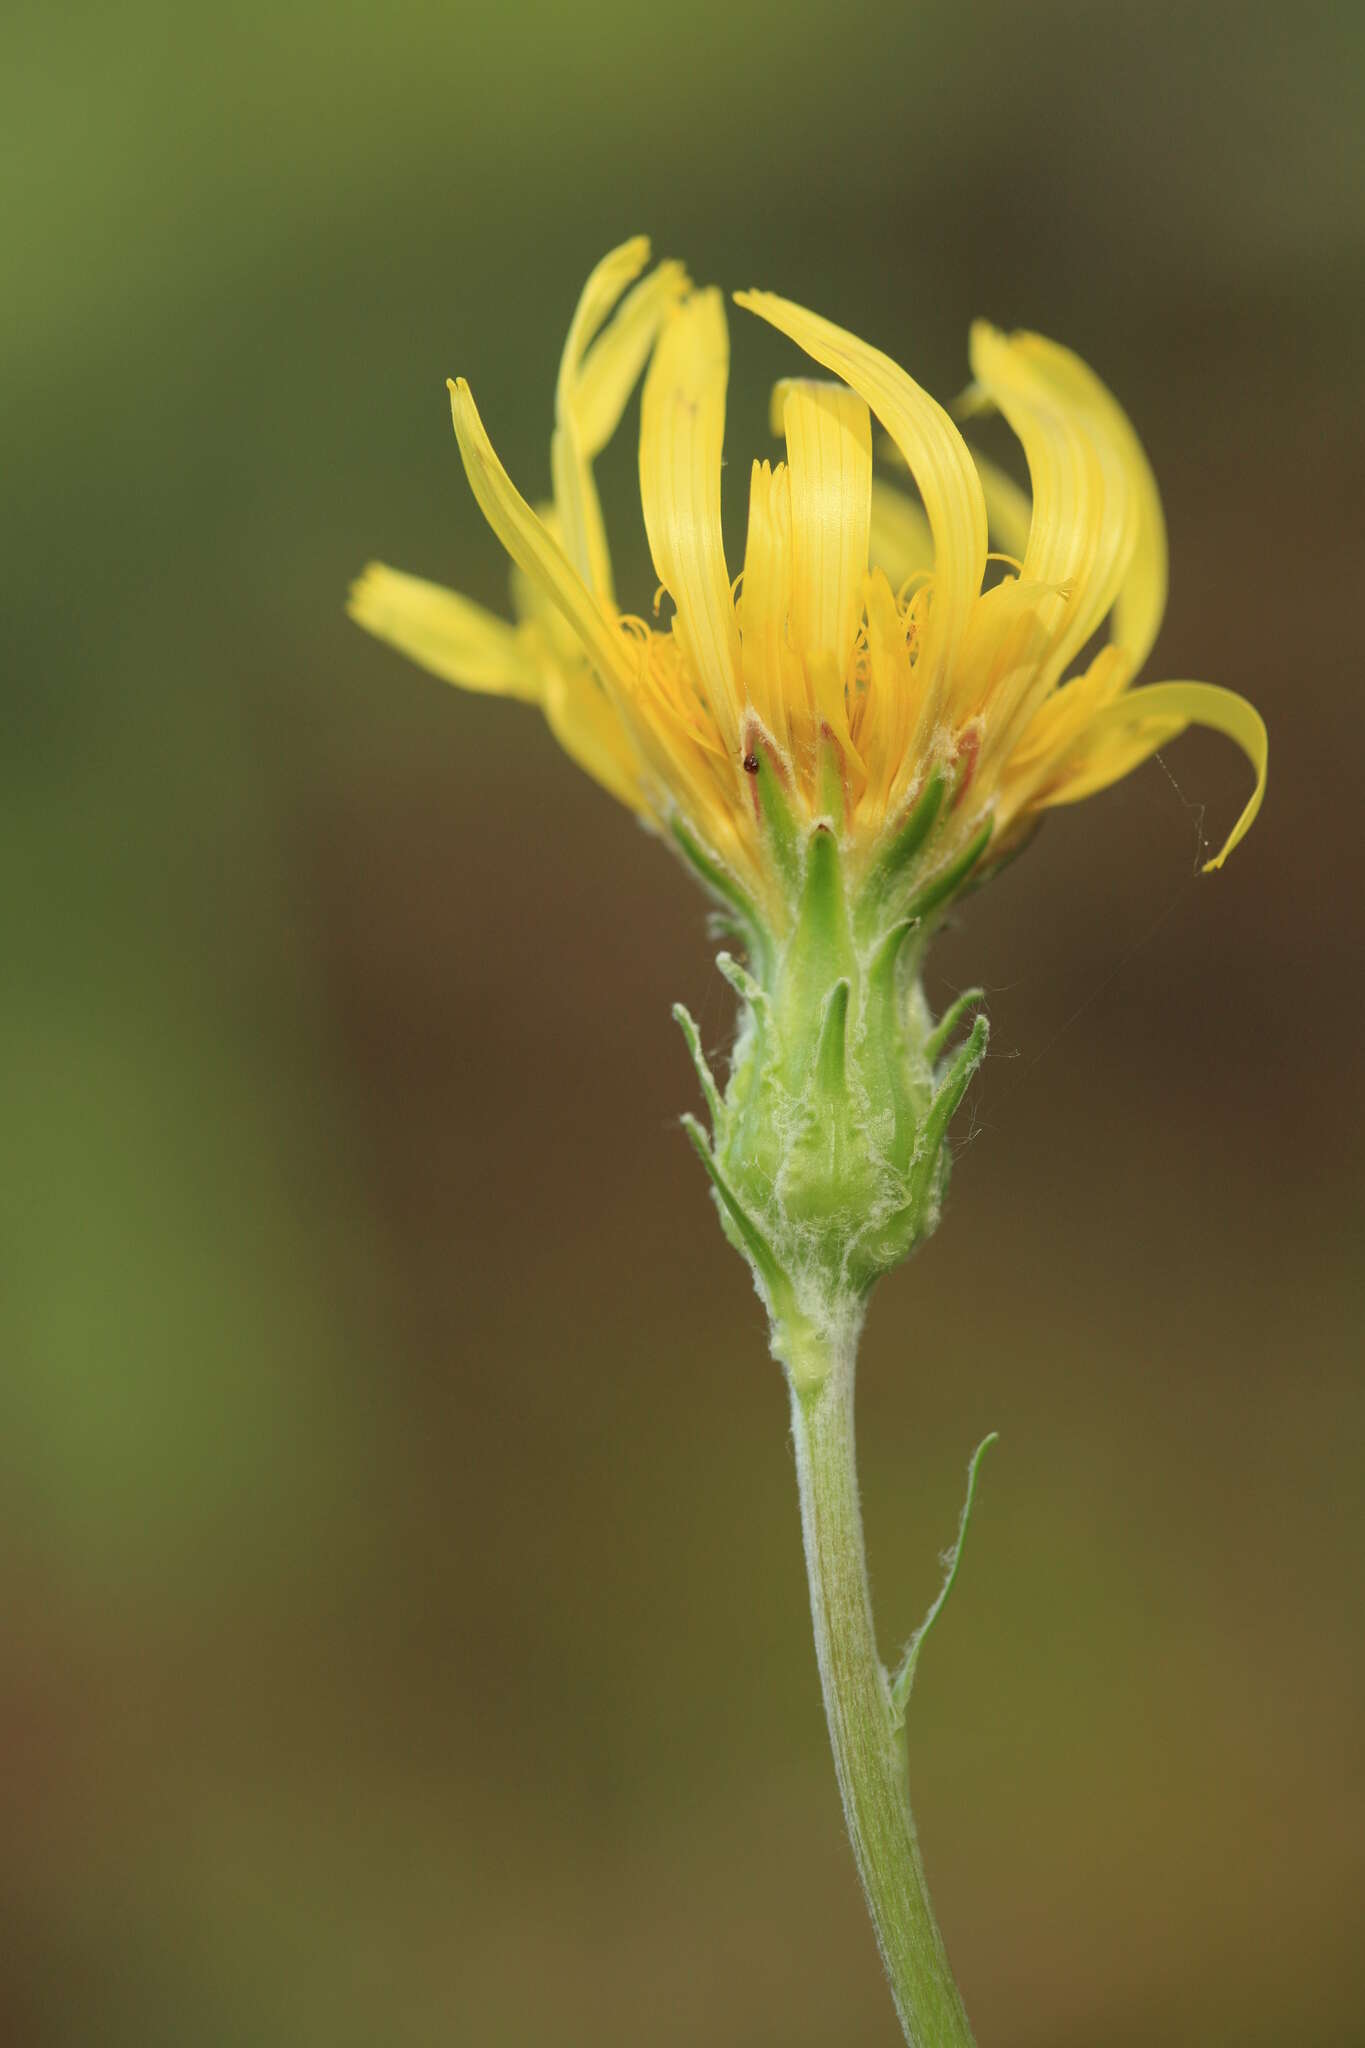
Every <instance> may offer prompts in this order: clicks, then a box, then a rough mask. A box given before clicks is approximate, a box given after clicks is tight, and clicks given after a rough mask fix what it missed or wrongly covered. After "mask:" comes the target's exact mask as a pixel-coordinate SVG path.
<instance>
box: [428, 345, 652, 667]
mask: <svg viewBox="0 0 1365 2048" xmlns="http://www.w3.org/2000/svg"><path fill="white" fill-rule="evenodd" d="M450 411H451V417H452V418H453V420H454V422H455V438H456V440H457V441H458V442H459V444H460V457H461V460H462V461H463V463H464V467H465V474H466V476H467V477H468V478H469V487H470V489H471V490H472V491H473V493H474V496H475V498H476V499H477V500H478V505H479V510H480V511H481V512H482V513H483V516H484V518H485V519H486V520H487V521H488V524H489V525H490V526H491V527H492V529H493V531H494V533H495V534H496V535H497V536H498V539H499V540H500V541H501V542H502V544H503V546H504V547H505V548H506V550H507V552H508V554H509V555H510V556H511V557H512V560H513V561H514V562H515V563H516V565H517V567H518V568H519V569H521V570H522V571H523V572H524V574H525V575H527V576H528V577H530V579H531V580H532V582H534V583H537V584H539V585H540V587H541V588H542V589H543V590H544V591H545V593H546V595H547V596H548V597H549V598H551V599H552V600H553V602H554V603H555V604H556V605H558V607H559V609H560V611H561V612H562V613H563V614H564V617H565V618H566V619H567V620H568V622H569V624H570V625H571V626H572V627H573V629H574V632H575V633H576V634H577V635H578V638H579V639H580V640H581V642H582V643H583V647H584V650H585V652H586V653H587V656H588V659H589V660H590V661H591V662H592V664H593V666H594V667H595V668H596V670H597V672H598V674H599V675H600V676H601V678H602V680H603V682H604V683H606V684H607V685H608V686H609V687H616V688H620V689H623V690H625V691H626V692H629V691H630V690H631V688H632V686H633V683H634V679H635V666H634V664H633V662H632V659H631V655H630V652H629V650H628V648H627V647H626V644H625V641H624V639H623V637H622V635H621V634H620V633H619V632H618V631H617V630H616V628H615V626H614V625H613V624H612V623H611V622H610V620H609V619H608V617H607V614H606V613H605V612H604V610H603V609H602V606H601V605H600V604H599V603H598V601H597V599H596V598H595V597H593V596H592V595H591V593H590V592H589V591H588V590H587V588H586V587H585V585H584V583H583V580H582V578H581V577H580V576H579V574H578V572H577V571H576V570H575V568H574V567H573V565H572V563H571V562H570V561H569V559H568V557H567V556H566V555H565V553H564V550H563V548H561V547H560V545H559V543H558V541H557V540H555V538H554V537H553V535H552V534H551V533H550V532H549V531H548V530H547V528H546V526H545V524H544V522H543V521H542V520H540V519H538V518H537V517H536V515H535V513H534V512H533V511H532V510H531V507H530V506H529V505H528V504H527V502H526V500H525V499H524V498H523V497H522V495H521V493H520V492H519V491H518V490H517V487H516V485H515V484H514V483H513V482H512V479H511V478H510V477H509V476H508V474H507V471H506V470H505V469H504V468H503V466H502V464H501V463H500V462H499V460H498V458H497V455H496V454H495V453H494V450H493V444H492V442H491V441H490V440H489V438H488V435H487V433H486V432H485V430H484V424H483V421H482V420H481V419H480V418H479V411H478V407H477V406H476V405H475V403H474V396H473V393H472V392H471V391H470V389H469V386H468V384H467V383H466V382H465V380H464V378H463V377H459V378H455V379H452V381H451V385H450Z"/></svg>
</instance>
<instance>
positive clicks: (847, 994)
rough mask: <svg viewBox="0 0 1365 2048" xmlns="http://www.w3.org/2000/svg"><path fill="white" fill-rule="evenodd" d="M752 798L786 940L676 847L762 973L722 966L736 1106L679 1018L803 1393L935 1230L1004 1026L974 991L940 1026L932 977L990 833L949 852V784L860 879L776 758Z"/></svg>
mask: <svg viewBox="0 0 1365 2048" xmlns="http://www.w3.org/2000/svg"><path fill="white" fill-rule="evenodd" d="M754 779H755V797H756V809H757V812H758V816H759V818H760V820H761V822H762V826H763V830H764V836H765V839H766V840H767V842H768V846H769V850H770V853H771V857H772V860H771V866H772V872H773V874H774V876H775V877H777V878H778V887H779V890H780V893H781V898H782V908H783V912H784V915H783V916H782V918H781V920H780V925H779V920H778V919H777V918H775V917H773V916H771V915H769V916H764V915H763V914H761V913H760V912H759V910H758V909H757V908H756V907H755V906H754V905H753V904H751V903H750V902H749V900H748V899H747V898H746V897H745V896H744V895H743V894H742V893H741V892H740V891H739V890H738V889H737V887H735V886H734V885H733V884H732V883H731V882H730V879H729V877H728V876H726V875H725V874H724V871H723V869H722V868H721V865H720V863H719V862H717V861H715V860H714V859H713V858H712V857H711V856H710V855H709V854H707V853H706V852H705V851H704V850H703V849H701V848H700V847H697V846H696V845H695V843H693V842H690V840H689V838H688V837H687V836H684V835H682V834H679V837H678V844H679V846H680V849H681V851H682V852H683V854H684V856H685V857H686V858H687V859H688V861H689V863H690V865H691V866H692V867H693V868H694V870H695V872H696V873H697V874H698V875H699V876H700V878H701V880H702V881H703V882H704V883H705V884H706V886H707V888H708V889H709V890H710V892H711V894H712V895H713V897H714V898H715V899H716V900H717V903H718V905H719V906H720V908H721V910H722V912H723V921H724V923H725V925H726V927H727V928H728V929H730V930H732V931H733V932H734V933H735V935H736V937H737V938H738V939H739V940H740V941H741V943H742V945H743V948H744V950H745V952H746V954H747V956H748V964H747V965H741V964H740V962H739V961H737V960H736V959H735V958H734V957H733V956H732V955H731V954H729V953H721V954H720V955H719V957H718V962H717V964H718V965H719V967H720V970H721V972H722V973H723V974H724V976H725V978H726V979H727V980H728V981H729V982H730V984H731V986H732V987H733V988H734V990H735V992H736V994H737V995H738V997H739V1004H740V1007H739V1018H738V1026H737V1031H736V1037H735V1045H734V1051H733V1053H732V1056H731V1062H730V1075H729V1081H728V1084H727V1086H726V1087H725V1089H724V1091H723V1092H722V1090H721V1089H720V1088H719V1086H718V1085H717V1082H716V1080H715V1078H714V1076H713V1075H712V1073H711V1070H710V1068H709V1066H708V1065H707V1062H706V1058H705V1054H704V1053H703V1050H702V1046H701V1040H700V1037H699V1034H698V1032H697V1027H696V1025H695V1023H694V1022H693V1020H692V1018H691V1017H690V1016H689V1015H688V1013H687V1011H686V1010H684V1009H683V1008H682V1007H681V1005H679V1006H678V1007H677V1008H676V1009H675V1011H674V1015H675V1016H676V1017H677V1019H678V1022H679V1024H680V1025H681V1027H682V1030H683V1033H684V1036H685V1037H686V1039H687V1043H688V1048H689V1050H690V1052H691V1054H692V1058H693V1061H694V1063H695V1065H696V1068H697V1072H698V1075H699V1077H700V1080H701V1086H702V1092H703V1095H704V1097H705V1100H706V1106H707V1109H708V1112H709V1114H710V1118H711V1133H710V1136H709V1138H708V1137H707V1135H706V1133H705V1132H704V1131H703V1129H702V1127H701V1125H700V1124H699V1123H698V1122H697V1121H696V1119H695V1118H692V1117H688V1118H685V1119H684V1121H685V1123H686V1125H687V1129H688V1133H689V1136H690V1137H691V1139H692V1142H693V1144H694V1145H695V1147H696V1149H697V1152H698V1154H699V1156H700V1158H701V1160H702V1163H703V1164H704V1165H705V1167H706V1170H707V1172H708V1173H709V1175H710V1177H711V1181H712V1185H713V1190H714V1193H715V1196H716V1203H717V1207H718V1209H719V1212H720V1218H721V1222H722V1224H723V1226H724V1228H725V1233H726V1236H727V1237H728V1238H729V1239H730V1242H731V1243H732V1244H733V1245H734V1246H735V1248H736V1250H737V1251H739V1252H741V1253H742V1254H743V1256H744V1257H745V1258H746V1259H747V1261H748V1262H749V1265H750V1267H751V1269H752V1271H753V1275H754V1280H755V1283H756V1285H757V1287H758V1290H759V1293H760V1295H761V1296H762V1297H763V1299H764V1301H765V1303H766V1306H767V1308H768V1312H769V1315H770V1317H771V1319H772V1325H773V1349H774V1351H775V1352H776V1354H777V1356H778V1357H779V1358H780V1359H781V1360H782V1362H783V1364H784V1365H786V1367H787V1368H788V1370H789V1372H790V1373H791V1375H792V1379H793V1382H794V1384H795V1385H796V1386H797V1387H798V1389H800V1388H801V1387H802V1386H803V1385H804V1386H811V1385H814V1384H816V1383H818V1381H819V1379H820V1378H822V1377H823V1374H824V1370H825V1367H824V1366H823V1365H822V1364H820V1363H818V1361H820V1360H823V1359H827V1358H828V1356H829V1354H830V1344H831V1340H832V1339H835V1340H837V1339H839V1338H840V1337H846V1336H848V1335H851V1334H852V1333H853V1332H856V1330H857V1328H858V1326H859V1324H860V1323H861V1321H862V1316H863V1312H864V1308H865V1306H866V1301H867V1297H868V1294H869V1293H870V1291H871V1289H872V1287H873V1285H874V1283H875V1282H876V1281H877V1279H878V1278H879V1277H880V1276H881V1275H882V1274H883V1273H885V1272H888V1271H889V1270H890V1268H891V1267H892V1266H895V1265H898V1264H899V1263H900V1261H901V1260H902V1259H904V1258H906V1257H907V1256H908V1255H909V1253H910V1252H912V1251H913V1250H914V1248H915V1246H916V1245H917V1244H918V1243H919V1242H920V1240H921V1239H923V1238H925V1237H927V1236H928V1235H929V1234H930V1232H931V1231H932V1230H933V1229H934V1228H935V1226H936V1224H937V1222H938V1218H939V1212H940V1208H941V1205H942V1200H943V1192H944V1188H945V1185H946V1182H947V1177H948V1163H949V1161H948V1152H947V1148H946V1143H945V1141H946V1137H947V1131H948V1125H949V1122H950V1120H951V1118H952V1116H953V1114H954V1112H955V1111H956V1110H957V1108H958V1105H959V1104H960V1103H961V1101H962V1098H963V1096H964V1094H965V1093H966V1090H967V1087H968V1085H969V1083H970V1081H971V1079H972V1076H973V1074H974V1073H975V1071H976V1069H977V1067H978V1066H979V1065H980V1063H981V1060H982V1058H983V1057H984V1055H985V1051H986V1041H987V1035H988V1026H987V1022H986V1018H985V1016H984V1015H983V1014H981V1013H980V1008H979V1006H980V1003H981V1000H982V997H981V991H980V990H977V989H974V990H971V991H969V992H968V993H967V994H966V995H964V996H962V997H959V999H958V1000H957V1001H956V1002H955V1003H954V1004H953V1005H952V1007H951V1009H950V1010H949V1011H948V1012H947V1013H946V1014H945V1016H944V1018H943V1020H942V1022H941V1023H939V1024H936V1023H935V1020H934V1018H933V1017H932V1016H931V1014H930V1011H929V1006H928V1004H927V1002H926V1000H925V996H924V991H923V988H922V985H921V980H920V972H921V966H922V962H923V958H924V951H925V947H926V945H927V943H928V939H929V937H930V935H931V933H932V931H933V929H934V928H935V926H936V925H937V923H938V922H939V920H940V919H941V918H942V916H943V915H944V912H945V911H946V910H947V908H948V907H949V905H950V904H951V902H952V901H953V899H954V897H955V896H956V895H957V893H958V892H959V891H960V890H961V889H962V888H963V887H964V886H965V885H966V884H967V883H968V882H969V881H970V880H971V879H973V878H974V876H975V874H976V871H977V870H978V868H979V866H980V864H981V861H982V857H983V855H984V854H985V852H986V848H987V845H988V842H989V837H990V832H989V827H988V826H987V827H985V828H982V829H981V830H979V831H978V832H977V833H976V835H975V837H974V838H972V839H971V840H970V841H969V842H968V843H967V844H966V845H965V846H964V845H963V844H962V841H961V838H960V836H957V837H955V838H950V837H949V835H948V832H947V831H946V829H945V814H946V812H947V811H948V810H949V808H950V806H949V804H947V803H945V793H944V790H943V786H942V784H941V782H938V781H932V782H930V784H929V785H928V786H927V788H926V790H925V791H924V792H923V794H922V795H921V797H920V799H919V802H918V804H917V805H916V807H915V809H914V810H913V811H912V812H911V814H910V816H909V817H908V819H907V822H906V824H905V825H904V827H903V828H902V830H901V832H900V834H899V836H898V837H897V838H894V839H892V840H891V841H890V843H889V846H888V849H887V852H886V854H885V855H884V856H883V857H882V858H881V859H880V860H878V861H876V862H874V863H873V864H872V866H871V867H870V868H868V869H866V870H865V872H864V873H862V874H861V875H860V876H858V877H857V878H852V877H851V876H850V873H849V864H848V862H847V860H846V858H845V854H844V850H843V848H842V846H841V843H840V836H839V830H838V825H839V822H840V819H839V811H838V808H837V806H832V807H831V815H830V816H829V817H828V818H827V819H822V820H821V821H819V822H817V823H816V824H815V826H814V827H813V828H811V829H807V830H806V831H805V833H804V834H803V833H802V832H800V831H799V830H798V829H797V827H796V826H795V824H794V822H793V819H792V816H791V812H790V810H789V808H788V806H787V805H786V803H785V801H784V798H783V793H782V788H781V784H780V781H779V778H778V776H777V775H776V774H775V773H774V772H773V770H772V767H771V764H770V762H769V761H768V759H767V757H766V752H765V753H764V754H762V755H760V756H759V765H758V769H757V772H756V774H755V778H754ZM775 926H776V927H778V928H776V929H775ZM973 1010H976V1011H977V1014H976V1016H975V1019H974V1021H973V1022H972V1023H971V1027H970V1030H968V1031H967V1033H966V1036H965V1038H963V1039H961V1040H960V1041H956V1042H955V1034H956V1033H957V1032H958V1030H959V1029H960V1028H961V1027H964V1026H965V1025H966V1022H967V1018H968V1016H969V1014H970V1013H971V1012H972V1011H973Z"/></svg>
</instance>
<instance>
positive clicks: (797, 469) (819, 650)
mask: <svg viewBox="0 0 1365 2048" xmlns="http://www.w3.org/2000/svg"><path fill="white" fill-rule="evenodd" d="M782 425H783V431H784V433H785V435H786V438H787V473H788V476H789V477H790V479H791V534H792V625H793V631H794V633H795V637H796V642H797V646H798V648H799V649H800V651H801V653H802V654H803V655H804V656H805V657H806V659H807V660H808V661H809V660H811V659H812V658H814V657H819V656H828V657H830V658H831V659H832V664H833V668H834V671H835V674H836V678H837V687H838V692H839V693H840V694H842V691H843V686H844V671H845V669H846V668H847V666H848V661H849V657H850V655H851V653H852V651H853V639H854V635H855V634H856V632H857V630H858V619H859V615H860V613H861V611H862V592H863V578H864V577H865V576H866V574H867V537H868V524H869V519H870V514H871V503H872V422H871V420H870V418H869V416H868V410H867V407H866V405H865V404H864V403H863V401H862V399H861V398H859V397H857V396H856V395H855V394H854V393H853V392H852V391H850V390H848V389H847V388H846V386H844V385H842V384H821V383H816V382H815V381H814V380H807V379H792V380H791V381H790V382H789V383H787V385H786V386H785V387H784V397H783V408H782ZM843 723H844V720H843V716H842V713H841V715H840V718H839V724H840V725H842V724H843ZM841 736H842V735H841Z"/></svg>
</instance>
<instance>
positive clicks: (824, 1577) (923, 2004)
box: [789, 1338, 972, 2048]
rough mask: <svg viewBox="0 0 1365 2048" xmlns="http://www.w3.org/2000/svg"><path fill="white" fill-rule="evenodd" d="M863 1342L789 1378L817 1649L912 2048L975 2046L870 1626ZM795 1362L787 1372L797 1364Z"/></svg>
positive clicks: (850, 1808)
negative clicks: (856, 1429) (859, 1430)
mask: <svg viewBox="0 0 1365 2048" xmlns="http://www.w3.org/2000/svg"><path fill="white" fill-rule="evenodd" d="M855 1348H856V1338H850V1340H849V1341H848V1342H847V1344H846V1345H842V1346H839V1347H837V1348H832V1349H831V1352H830V1354H829V1356H828V1358H827V1360H826V1361H825V1362H826V1364H827V1368H828V1369H827V1371H826V1372H825V1374H824V1375H823V1376H822V1377H820V1378H819V1379H818V1381H817V1379H816V1375H815V1372H814V1370H813V1368H814V1366H815V1361H814V1360H813V1359H812V1358H811V1357H810V1356H809V1353H807V1355H806V1356H805V1358H804V1359H803V1360H802V1361H801V1365H802V1371H801V1372H800V1373H798V1372H797V1371H796V1370H792V1371H791V1375H790V1376H791V1381H792V1433H793V1436H794V1438H795V1441H796V1469H797V1476H798V1479H799V1482H800V1488H801V1527H802V1532H803V1535H804V1537H805V1546H806V1570H807V1574H808V1576H809V1579H810V1605H811V1618H812V1620H813V1622H814V1625H815V1651H816V1656H817V1657H818V1659H819V1663H820V1683H821V1686H822V1689H823V1691H824V1696H825V1717H826V1719H827V1721H828V1723H829V1735H830V1742H831V1744H832V1746H833V1749H834V1768H835V1772H836V1774H837V1776H838V1780H839V1791H840V1795H841V1797H842V1799H843V1802H844V1818H845V1820H846V1821H847V1823H848V1832H849V1836H850V1839H851V1840H852V1843H853V1854H854V1858H855V1860H856V1862H857V1865H858V1875H859V1877H860V1878H861V1879H862V1883H863V1891H864V1893H865V1895H866V1898H867V1905H868V1910H869V1912H870V1913H871V1915H872V1924H873V1926H874V1928H875V1929H876V1933H877V1945H878V1947H879V1948H880V1950H881V1953H882V1961H883V1962H884V1963H885V1965H886V1974H887V1976H888V1977H889V1978H890V1980H891V1996H892V1998H893V1999H894V2000H895V2005H896V2011H897V2013H898V2014H899V2016H900V2023H901V2026H902V2027H903V2029H904V2031H905V2038H906V2040H907V2041H908V2042H909V2043H910V2048H972V2032H971V2028H970V2027H969V2026H968V2024H967V2015H966V2013H965V2011H964V2010H963V2006H962V1999H961V1997H960V1995H959V1993H958V1989H957V1986H956V1984H955V1983H954V1982H953V1977H952V1972H951V1971H950V1970H949V1968H948V1958H947V1955H946V1953H945V1952H944V1947H943V1937H942V1936H941V1935H940V1933H939V1931H938V1925H937V1923H936V1921H935V1919H934V1914H933V1908H932V1907H931V1905H930V1903H929V1893H928V1889H927V1887H926V1885H925V1882H924V1867H923V1865H922V1863H921V1862H920V1854H919V1842H918V1840H917V1838H916V1835H915V1823H914V1818H913V1816H912V1814H911V1812H910V1798H909V1788H908V1772H907V1767H906V1760H905V1750H904V1740H905V1738H904V1734H903V1731H901V1730H899V1729H898V1728H897V1726H896V1717H895V1714H894V1711H893V1708H892V1701H891V1688H890V1684H889V1682H888V1679H887V1675H886V1672H885V1670H884V1669H883V1667H882V1663H881V1659H880V1657H879V1656H878V1654H877V1638H876V1632H875V1629H874V1627H873V1621H872V1598H871V1594H870V1592H869V1589H868V1581H867V1562H866V1557H865V1553H864V1548H863V1523H862V1513H861V1511H860V1508H859V1505H858V1474H857V1467H856V1464H855V1459H854V1447H853V1379H854V1359H855ZM790 1363H791V1362H789V1365H790Z"/></svg>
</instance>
